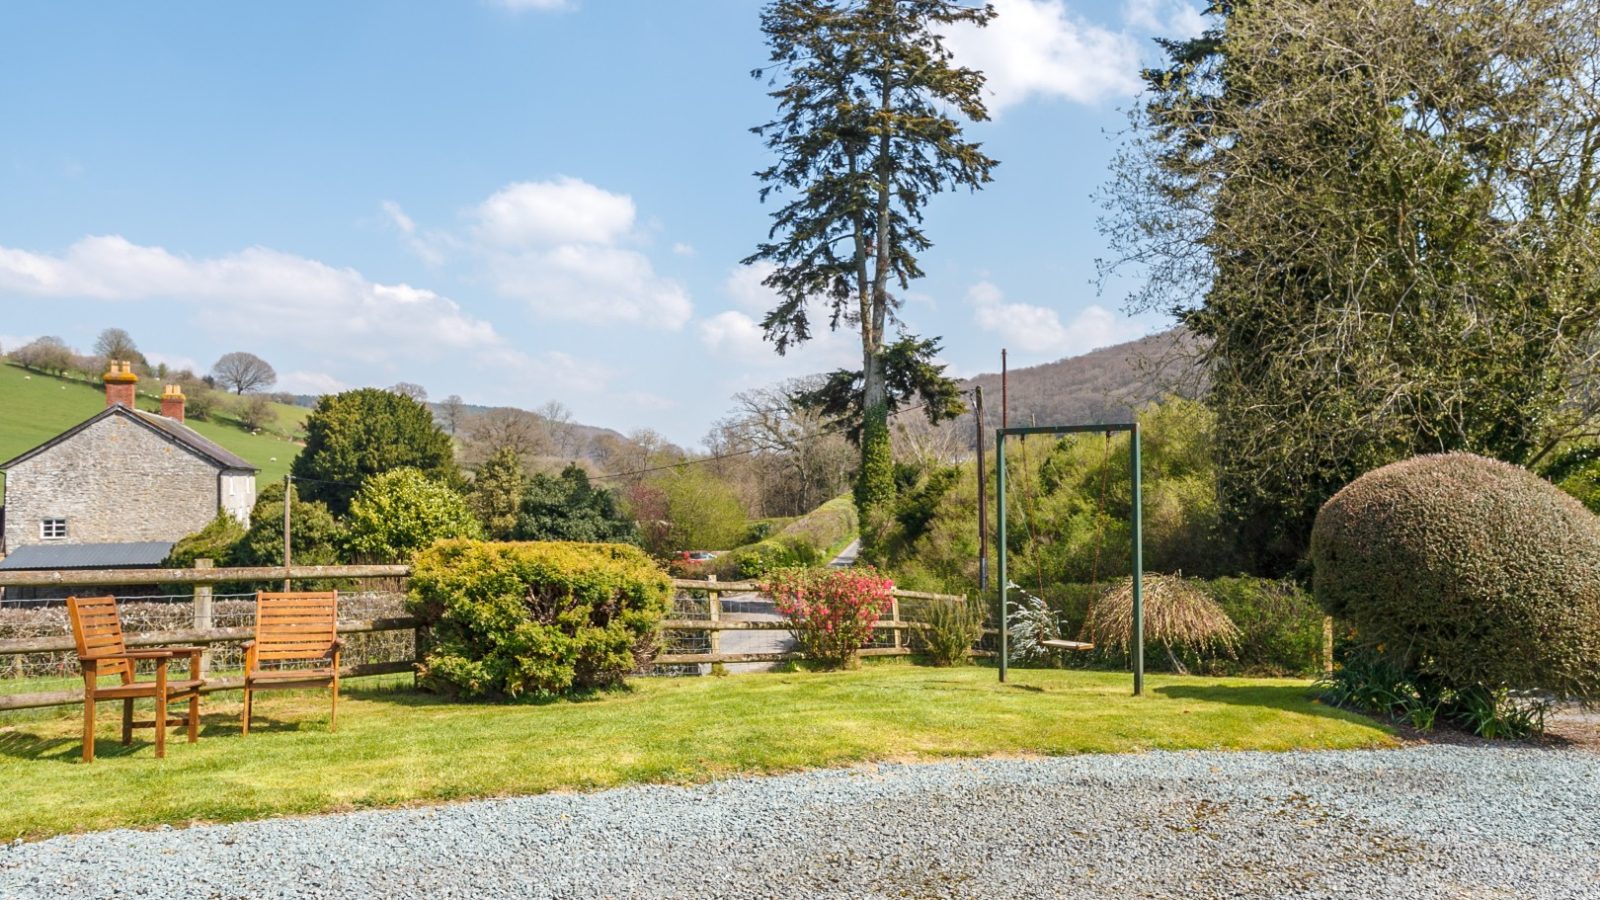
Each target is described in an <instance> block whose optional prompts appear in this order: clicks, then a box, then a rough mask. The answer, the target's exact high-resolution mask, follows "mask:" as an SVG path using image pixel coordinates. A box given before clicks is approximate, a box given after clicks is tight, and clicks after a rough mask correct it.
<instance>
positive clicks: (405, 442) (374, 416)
mask: <svg viewBox="0 0 1600 900" xmlns="http://www.w3.org/2000/svg"><path fill="white" fill-rule="evenodd" d="M305 427H306V446H305V449H304V450H302V451H300V455H299V456H298V457H296V458H295V461H294V468H293V472H294V477H295V478H296V479H300V480H301V486H300V489H301V491H302V493H303V494H304V496H305V498H306V499H308V500H316V501H320V502H323V503H326V504H327V505H328V508H329V509H330V510H332V511H333V512H334V514H335V515H343V514H344V513H345V511H346V510H348V509H349V507H350V499H351V498H352V497H354V496H355V494H356V491H357V490H358V489H359V488H360V486H361V482H362V481H363V480H365V479H366V478H368V477H369V476H372V475H378V474H382V473H384V472H388V471H391V470H394V469H399V468H412V469H416V470H418V471H420V472H422V473H423V474H424V475H427V476H428V477H429V478H432V479H434V480H435V481H439V482H442V483H444V484H448V485H450V486H452V487H454V486H456V485H459V484H460V483H461V473H460V471H459V470H458V469H457V468H456V463H455V448H454V446H453V445H452V444H451V443H450V436H449V435H447V434H445V433H444V430H443V429H441V428H440V427H439V426H438V424H437V423H435V422H434V419H433V413H432V412H431V411H429V409H428V407H427V406H425V405H424V404H422V403H420V402H418V401H416V400H413V399H411V398H410V397H406V396H403V395H401V394H396V393H393V392H392V391H385V390H380V389H378V388H362V389H360V390H354V391H345V392H344V393H342V394H330V395H328V396H325V397H323V398H322V399H320V400H318V401H317V406H316V409H314V410H312V412H311V415H309V416H307V417H306V426H305Z"/></svg>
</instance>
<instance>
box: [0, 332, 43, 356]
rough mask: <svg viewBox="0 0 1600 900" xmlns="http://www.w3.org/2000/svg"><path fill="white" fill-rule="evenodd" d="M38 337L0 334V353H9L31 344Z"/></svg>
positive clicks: (34, 335)
mask: <svg viewBox="0 0 1600 900" xmlns="http://www.w3.org/2000/svg"><path fill="white" fill-rule="evenodd" d="M38 337H39V336H38V335H36V334H31V335H16V334H0V353H10V352H11V351H13V350H15V349H17V348H18V347H25V346H27V345H28V344H31V343H33V342H34V340H35V339H37V338H38Z"/></svg>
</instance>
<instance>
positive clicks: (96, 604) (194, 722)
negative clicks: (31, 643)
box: [67, 597, 205, 762]
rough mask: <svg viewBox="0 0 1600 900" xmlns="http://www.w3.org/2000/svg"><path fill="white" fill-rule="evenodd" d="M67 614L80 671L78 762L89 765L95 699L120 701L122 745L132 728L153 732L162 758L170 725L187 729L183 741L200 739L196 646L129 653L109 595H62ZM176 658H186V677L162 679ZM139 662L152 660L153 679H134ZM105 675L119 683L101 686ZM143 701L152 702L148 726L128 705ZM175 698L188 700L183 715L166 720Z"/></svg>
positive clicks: (158, 648) (198, 651) (129, 737)
mask: <svg viewBox="0 0 1600 900" xmlns="http://www.w3.org/2000/svg"><path fill="white" fill-rule="evenodd" d="M67 610H68V612H69V613H70V615H71V618H72V639H73V640H74V641H75V642H76V643H77V645H78V664H79V665H80V666H81V667H82V668H83V761H84V762H94V707H95V703H96V702H97V701H100V700H121V701H122V743H123V744H131V743H133V729H135V728H154V729H155V730H156V756H157V757H158V758H159V757H164V756H166V755H167V729H168V728H170V727H172V726H174V725H187V726H188V727H189V743H191V744H192V743H194V742H195V741H198V740H199V739H200V689H201V687H203V686H204V684H205V682H204V681H202V680H201V678H200V653H201V650H200V648H199V647H152V648H148V649H140V650H129V649H128V646H127V644H126V643H125V642H124V641H123V638H122V621H121V620H120V619H119V618H118V617H117V601H116V598H115V597H68V598H67ZM182 656H187V657H189V677H188V678H187V679H184V680H181V681H173V680H171V679H169V678H168V677H167V662H168V661H169V660H173V659H177V658H179V657H182ZM141 659H149V660H154V661H155V664H156V673H155V680H154V681H138V680H136V679H135V677H134V667H135V666H137V665H138V663H139V660H141ZM110 676H121V678H120V682H119V683H118V684H115V685H112V686H110V687H102V686H101V684H100V679H101V678H106V677H110ZM145 697H149V698H152V699H154V700H155V701H156V708H155V715H154V716H153V717H152V718H151V720H150V721H148V722H135V721H134V720H133V701H134V700H136V699H143V698H145ZM175 700H188V701H189V714H188V715H187V716H185V717H183V718H181V719H174V718H170V717H169V716H168V712H169V710H168V708H167V707H168V704H170V703H172V702H173V701H175Z"/></svg>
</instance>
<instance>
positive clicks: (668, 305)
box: [488, 244, 694, 331]
mask: <svg viewBox="0 0 1600 900" xmlns="http://www.w3.org/2000/svg"><path fill="white" fill-rule="evenodd" d="M488 265H489V274H490V280H491V283H492V285H493V287H494V289H495V290H496V291H497V292H499V293H500V294H502V295H503V296H507V297H514V298H517V299H521V300H525V301H527V303H528V305H529V306H531V307H532V308H533V310H534V311H535V312H537V313H539V314H540V315H543V316H548V317H549V318H553V319H571V320H574V321H579V322H588V323H590V324H594V325H607V324H617V323H623V324H630V325H645V326H650V327H655V328H661V329H665V330H668V331H677V330H678V329H680V328H682V327H683V325H684V323H686V322H688V321H689V317H690V315H691V314H692V313H693V312H694V305H693V304H692V303H691V302H690V300H689V294H688V292H687V291H686V290H684V288H683V287H682V286H681V285H679V284H678V283H677V282H675V281H671V280H669V279H664V278H661V277H659V276H657V275H656V273H655V269H654V267H653V266H652V265H651V264H650V260H649V259H648V258H647V257H646V256H645V255H644V254H642V253H638V252H636V251H633V250H625V249H623V248H620V247H607V246H603V245H597V244H563V245H561V246H559V247H552V248H549V249H541V250H533V251H527V252H524V253H516V254H493V255H492V256H491V257H490V258H489V261H488Z"/></svg>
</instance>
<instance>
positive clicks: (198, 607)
mask: <svg viewBox="0 0 1600 900" xmlns="http://www.w3.org/2000/svg"><path fill="white" fill-rule="evenodd" d="M194 567H195V568H196V569H209V568H211V560H209V559H197V560H195V561H194ZM211 590H212V588H211V585H209V584H196V585H195V586H194V627H195V629H196V630H201V629H209V628H210V627H211ZM209 674H211V648H210V646H207V647H206V650H205V652H204V653H202V654H200V677H201V678H204V677H206V676H207V675H209Z"/></svg>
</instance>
